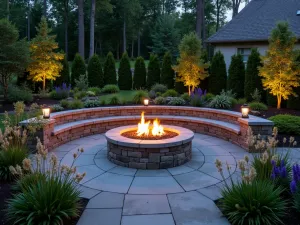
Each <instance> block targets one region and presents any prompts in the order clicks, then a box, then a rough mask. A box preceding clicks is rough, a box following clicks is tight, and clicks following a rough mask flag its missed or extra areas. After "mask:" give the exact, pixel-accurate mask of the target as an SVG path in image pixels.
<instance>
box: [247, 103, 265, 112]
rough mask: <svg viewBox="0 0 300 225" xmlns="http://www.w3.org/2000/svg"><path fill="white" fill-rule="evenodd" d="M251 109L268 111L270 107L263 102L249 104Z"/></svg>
mask: <svg viewBox="0 0 300 225" xmlns="http://www.w3.org/2000/svg"><path fill="white" fill-rule="evenodd" d="M249 107H250V109H251V110H253V111H267V110H268V106H266V105H265V104H264V103H261V102H251V103H250V104H249Z"/></svg>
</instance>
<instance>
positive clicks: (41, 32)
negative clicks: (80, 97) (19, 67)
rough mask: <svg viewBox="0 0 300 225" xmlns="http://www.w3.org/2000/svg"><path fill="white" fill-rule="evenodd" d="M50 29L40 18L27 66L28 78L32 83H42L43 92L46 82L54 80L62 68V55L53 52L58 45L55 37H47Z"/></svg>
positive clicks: (43, 18)
mask: <svg viewBox="0 0 300 225" xmlns="http://www.w3.org/2000/svg"><path fill="white" fill-rule="evenodd" d="M50 32H51V29H50V28H49V27H48V24H47V20H46V18H45V17H42V19H41V22H40V24H39V26H38V27H37V36H36V37H35V38H34V39H33V40H32V42H31V44H30V52H31V62H30V64H29V66H28V71H29V72H30V75H29V78H28V79H31V80H32V81H34V82H40V81H42V82H43V90H45V88H46V80H56V78H57V77H59V76H60V74H59V73H60V71H61V70H62V68H63V66H62V63H61V60H63V58H64V54H62V53H58V52H55V50H57V49H58V44H57V43H56V42H55V38H56V36H54V35H49V33H50Z"/></svg>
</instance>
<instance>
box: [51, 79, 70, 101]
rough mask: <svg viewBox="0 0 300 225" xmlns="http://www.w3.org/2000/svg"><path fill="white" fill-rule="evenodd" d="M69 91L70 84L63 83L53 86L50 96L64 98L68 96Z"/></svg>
mask: <svg viewBox="0 0 300 225" xmlns="http://www.w3.org/2000/svg"><path fill="white" fill-rule="evenodd" d="M70 92H71V84H69V85H67V84H66V83H63V84H62V85H61V86H55V87H54V91H53V92H51V93H50V95H51V97H52V98H54V99H58V100H60V99H64V98H68V97H69V95H70Z"/></svg>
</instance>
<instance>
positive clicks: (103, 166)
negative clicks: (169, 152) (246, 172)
mask: <svg viewBox="0 0 300 225" xmlns="http://www.w3.org/2000/svg"><path fill="white" fill-rule="evenodd" d="M78 148H84V149H85V152H84V153H83V154H82V155H81V156H80V157H79V158H78V159H77V160H76V162H75V165H76V166H77V170H78V172H86V174H87V175H86V177H85V178H84V179H83V180H82V181H81V185H83V186H84V187H88V188H91V189H95V190H99V191H105V192H114V193H122V194H150V195H151V194H152V195H157V194H172V193H182V192H187V191H194V190H199V189H203V188H206V187H210V186H212V185H216V184H218V183H220V182H222V177H221V175H220V174H219V173H218V171H217V169H216V167H215V164H214V162H215V160H216V159H217V158H218V159H220V160H221V161H223V162H224V163H225V161H226V162H227V163H228V164H230V165H231V173H234V172H235V170H236V160H235V157H234V156H233V155H232V152H235V153H236V152H238V153H242V154H244V152H245V151H244V150H243V149H241V148H239V147H238V146H235V145H233V144H231V143H229V142H226V141H224V140H221V139H218V138H215V137H211V136H207V135H201V134H195V137H194V140H193V148H192V155H193V156H192V160H191V161H189V162H187V163H186V164H184V165H181V166H178V167H174V168H169V169H160V170H140V169H132V168H126V167H121V166H117V165H115V164H113V163H112V162H110V161H109V160H108V159H107V148H106V140H105V136H104V135H93V136H89V137H85V138H82V139H78V140H75V141H72V142H69V143H67V144H65V145H63V146H60V147H59V148H57V149H55V150H54V152H55V153H58V154H61V155H62V156H63V157H62V160H61V163H62V164H67V165H70V164H71V163H72V160H73V153H74V152H76V151H77V149H78ZM224 175H225V178H228V177H229V176H230V174H229V173H226V171H224Z"/></svg>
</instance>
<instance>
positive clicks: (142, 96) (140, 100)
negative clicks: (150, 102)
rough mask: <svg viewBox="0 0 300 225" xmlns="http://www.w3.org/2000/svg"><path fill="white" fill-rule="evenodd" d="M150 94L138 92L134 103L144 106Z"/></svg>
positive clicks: (134, 97)
mask: <svg viewBox="0 0 300 225" xmlns="http://www.w3.org/2000/svg"><path fill="white" fill-rule="evenodd" d="M148 97H149V96H148V92H147V91H143V90H139V91H137V92H136V94H135V95H134V96H133V102H134V103H135V104H142V103H143V101H144V99H145V98H148Z"/></svg>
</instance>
